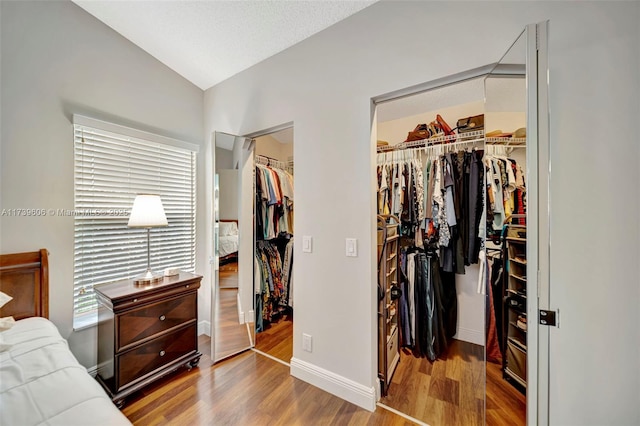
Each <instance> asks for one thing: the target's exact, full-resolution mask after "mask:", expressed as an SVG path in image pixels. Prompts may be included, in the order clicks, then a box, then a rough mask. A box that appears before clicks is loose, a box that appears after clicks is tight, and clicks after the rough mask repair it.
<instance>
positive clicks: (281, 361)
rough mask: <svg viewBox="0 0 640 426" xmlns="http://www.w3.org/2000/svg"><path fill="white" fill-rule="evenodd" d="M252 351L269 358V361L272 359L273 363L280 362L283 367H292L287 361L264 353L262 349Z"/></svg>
mask: <svg viewBox="0 0 640 426" xmlns="http://www.w3.org/2000/svg"><path fill="white" fill-rule="evenodd" d="M251 350H252V351H254V352H255V353H258V354H260V355H262V356H264V357H267V358H269V359H271V360H273V361H276V362H279V363H280V364H282V365H286V366H287V367H291V364H289V363H288V362H285V361H283V360H281V359H280V358H276V357H275V356H273V355H269V354H268V353H266V352H262V351H261V350H260V349H256V348H251Z"/></svg>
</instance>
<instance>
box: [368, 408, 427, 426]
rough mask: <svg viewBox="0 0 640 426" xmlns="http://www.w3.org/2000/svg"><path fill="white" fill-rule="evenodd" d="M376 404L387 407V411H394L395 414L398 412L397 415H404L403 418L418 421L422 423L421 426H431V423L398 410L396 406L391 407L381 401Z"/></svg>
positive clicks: (417, 422)
mask: <svg viewBox="0 0 640 426" xmlns="http://www.w3.org/2000/svg"><path fill="white" fill-rule="evenodd" d="M376 405H377V406H378V407H380V408H383V409H385V410H387V411H390V412H392V413H393V414H396V415H398V416H400V417H402V418H404V419H407V420H409V421H410V422H413V423H416V424H418V425H420V426H429V424H428V423H425V422H422V421H420V420H418V419H416V418H415V417H411V416H409V415H408V414H405V413H403V412H402V411H398V410H396V409H395V408H391V407H389V406H388V405H384V404H383V403H381V402H378V403H377V404H376Z"/></svg>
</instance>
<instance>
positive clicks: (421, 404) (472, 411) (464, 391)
mask: <svg viewBox="0 0 640 426" xmlns="http://www.w3.org/2000/svg"><path fill="white" fill-rule="evenodd" d="M485 368H486V373H485ZM485 382H486V388H485ZM485 393H486V395H487V396H486V398H487V401H486V405H485ZM380 402H381V403H383V404H385V405H387V406H389V407H391V408H394V409H396V410H398V411H400V412H403V413H405V414H407V415H409V416H411V417H413V418H415V419H418V420H420V421H423V422H425V423H427V424H430V425H434V426H435V425H437V426H440V425H442V426H446V425H465V426H466V425H484V424H487V425H496V426H497V425H505V426H506V425H509V426H517V425H524V424H525V419H524V417H525V407H526V405H525V403H526V401H525V398H524V396H523V395H522V394H521V393H520V392H519V391H518V390H517V389H515V388H513V387H512V386H511V385H510V384H509V383H507V382H506V381H504V380H503V379H502V372H501V370H500V365H498V364H492V363H487V364H486V366H485V363H484V348H483V347H482V346H478V345H473V344H471V343H466V342H462V341H457V340H454V341H453V344H452V345H451V347H450V348H449V350H448V351H447V353H446V355H445V356H444V357H443V359H439V360H436V361H435V362H433V363H431V362H429V361H428V360H427V359H426V358H416V357H414V356H413V355H411V354H410V353H408V352H404V353H403V354H402V355H401V358H400V363H399V364H398V367H397V369H396V371H395V374H394V375H393V379H392V381H391V385H390V387H389V392H388V394H387V396H385V397H383V398H382V399H381V400H380ZM485 420H486V423H485Z"/></svg>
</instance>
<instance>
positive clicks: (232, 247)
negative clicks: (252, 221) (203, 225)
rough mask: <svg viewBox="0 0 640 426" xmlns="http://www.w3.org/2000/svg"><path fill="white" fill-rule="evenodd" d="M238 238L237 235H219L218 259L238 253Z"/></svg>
mask: <svg viewBox="0 0 640 426" xmlns="http://www.w3.org/2000/svg"><path fill="white" fill-rule="evenodd" d="M238 246H239V244H238V236H237V235H221V236H220V237H219V245H218V247H219V251H218V253H219V254H220V257H224V256H227V255H229V254H231V253H236V252H237V251H238Z"/></svg>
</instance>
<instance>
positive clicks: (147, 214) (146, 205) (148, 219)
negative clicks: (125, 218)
mask: <svg viewBox="0 0 640 426" xmlns="http://www.w3.org/2000/svg"><path fill="white" fill-rule="evenodd" d="M168 224H169V223H168V222H167V216H166V215H165V214H164V207H162V200H161V199H160V196H159V195H149V194H142V195H136V199H135V200H133V207H132V208H131V215H130V216H129V223H128V224H127V226H129V227H131V228H153V227H157V226H167V225H168Z"/></svg>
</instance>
